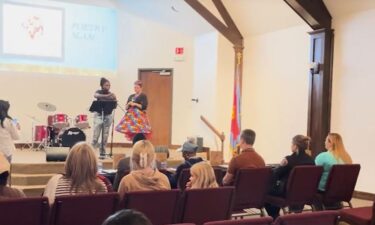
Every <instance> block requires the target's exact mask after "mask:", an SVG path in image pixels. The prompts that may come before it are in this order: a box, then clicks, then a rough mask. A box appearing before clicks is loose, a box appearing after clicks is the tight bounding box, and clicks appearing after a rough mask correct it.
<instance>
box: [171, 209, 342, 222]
mask: <svg viewBox="0 0 375 225" xmlns="http://www.w3.org/2000/svg"><path fill="white" fill-rule="evenodd" d="M338 215H339V213H338V212H337V211H322V212H313V213H303V214H290V215H285V216H280V217H278V218H277V220H276V221H273V219H272V218H271V217H269V216H267V217H261V218H248V219H241V220H221V221H212V222H206V223H204V224H203V225H336V224H337V221H338V218H339V217H338ZM175 225H177V224H175ZM179 225H182V224H179ZM183 225H195V224H186V223H185V224H183Z"/></svg>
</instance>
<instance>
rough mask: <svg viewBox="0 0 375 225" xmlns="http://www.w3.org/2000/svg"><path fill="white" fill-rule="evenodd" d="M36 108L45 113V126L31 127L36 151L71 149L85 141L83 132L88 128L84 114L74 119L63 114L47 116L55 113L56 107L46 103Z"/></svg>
mask: <svg viewBox="0 0 375 225" xmlns="http://www.w3.org/2000/svg"><path fill="white" fill-rule="evenodd" d="M37 106H38V107H39V108H40V109H41V110H43V111H45V112H47V124H46V125H35V126H33V143H35V144H38V149H41V148H44V147H72V146H73V145H74V144H75V143H77V142H79V141H85V140H86V135H85V133H84V130H85V129H88V128H90V124H89V122H88V117H87V115H86V114H79V115H77V116H76V117H75V118H74V119H73V118H71V117H69V116H68V115H67V114H64V113H55V114H50V115H48V114H49V113H51V112H55V111H56V106H54V105H53V104H50V103H47V102H40V103H38V105H37ZM71 124H72V126H71Z"/></svg>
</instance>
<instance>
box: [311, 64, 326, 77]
mask: <svg viewBox="0 0 375 225" xmlns="http://www.w3.org/2000/svg"><path fill="white" fill-rule="evenodd" d="M322 66H323V64H320V63H318V62H312V63H310V71H311V73H312V74H317V73H319V72H320V70H321V68H322Z"/></svg>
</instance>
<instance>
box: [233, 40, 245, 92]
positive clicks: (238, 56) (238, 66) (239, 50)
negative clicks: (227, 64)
mask: <svg viewBox="0 0 375 225" xmlns="http://www.w3.org/2000/svg"><path fill="white" fill-rule="evenodd" d="M233 48H234V54H235V59H234V82H236V79H237V77H238V79H239V80H240V91H241V92H240V94H241V96H242V73H243V49H244V47H243V46H241V45H239V46H236V45H235V46H234V47H233Z"/></svg>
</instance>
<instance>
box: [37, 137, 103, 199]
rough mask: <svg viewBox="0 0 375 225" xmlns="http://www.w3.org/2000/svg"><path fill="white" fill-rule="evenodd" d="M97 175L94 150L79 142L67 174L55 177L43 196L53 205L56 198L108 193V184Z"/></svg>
mask: <svg viewBox="0 0 375 225" xmlns="http://www.w3.org/2000/svg"><path fill="white" fill-rule="evenodd" d="M97 173H98V167H97V161H96V157H95V153H94V149H93V148H92V147H91V145H89V144H87V143H86V142H79V143H77V144H75V145H74V146H73V147H72V149H71V150H70V152H69V155H68V157H67V159H66V162H65V174H57V175H55V176H53V177H52V178H51V179H50V180H49V181H48V183H47V186H46V189H45V190H44V194H43V195H44V196H47V197H48V200H49V202H50V204H52V203H53V202H54V201H55V197H56V196H62V195H76V194H95V193H105V192H108V190H107V187H106V184H105V183H104V182H103V181H102V180H101V179H99V178H98V177H97Z"/></svg>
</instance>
